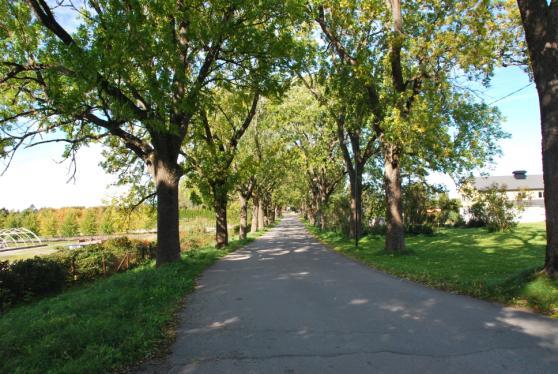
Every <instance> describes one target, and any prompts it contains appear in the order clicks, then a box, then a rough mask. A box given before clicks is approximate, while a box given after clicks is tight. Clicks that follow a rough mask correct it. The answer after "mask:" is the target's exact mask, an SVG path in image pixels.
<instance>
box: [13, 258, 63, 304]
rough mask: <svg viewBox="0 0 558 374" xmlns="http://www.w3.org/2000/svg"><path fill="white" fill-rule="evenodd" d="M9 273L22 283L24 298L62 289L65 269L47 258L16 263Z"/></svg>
mask: <svg viewBox="0 0 558 374" xmlns="http://www.w3.org/2000/svg"><path fill="white" fill-rule="evenodd" d="M11 271H12V272H14V273H15V274H16V275H17V276H19V277H20V279H21V281H22V282H23V292H24V293H25V296H36V295H45V294H48V293H52V292H58V291H60V290H61V289H62V288H63V287H64V282H65V279H66V273H67V271H66V268H65V267H64V266H63V265H62V264H60V263H58V262H56V261H53V260H51V259H48V258H41V257H35V258H29V259H27V260H21V261H16V262H14V263H13V264H12V265H11Z"/></svg>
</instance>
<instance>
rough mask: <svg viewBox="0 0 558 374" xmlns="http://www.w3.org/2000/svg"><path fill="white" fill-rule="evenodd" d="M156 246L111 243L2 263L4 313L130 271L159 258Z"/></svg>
mask: <svg viewBox="0 0 558 374" xmlns="http://www.w3.org/2000/svg"><path fill="white" fill-rule="evenodd" d="M155 253H156V252H155V243H153V242H147V241H140V240H130V239H128V238H126V237H122V238H115V239H110V240H107V241H105V242H103V243H102V244H94V245H88V246H85V247H82V248H78V249H73V250H64V251H60V252H57V253H55V254H52V255H50V256H45V257H35V258H32V259H27V260H20V261H16V262H14V263H11V264H10V263H8V262H7V261H5V262H0V311H3V310H6V309H7V308H9V307H11V306H13V305H15V304H18V303H21V302H24V301H29V300H32V299H34V298H36V297H40V296H44V295H49V294H55V293H58V292H60V291H61V290H62V289H64V288H65V287H68V286H71V285H73V284H77V283H81V282H87V281H91V280H94V279H97V278H99V277H102V276H106V275H109V274H113V273H116V272H120V271H125V270H128V269H130V268H132V267H135V266H138V265H140V264H143V263H145V262H146V261H149V260H151V259H153V258H155Z"/></svg>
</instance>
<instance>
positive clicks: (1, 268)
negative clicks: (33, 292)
mask: <svg viewBox="0 0 558 374" xmlns="http://www.w3.org/2000/svg"><path fill="white" fill-rule="evenodd" d="M22 297H23V282H22V281H21V279H20V277H19V276H18V275H17V274H16V273H14V272H12V271H11V267H10V263H9V262H8V261H1V262H0V311H2V310H5V309H7V308H8V307H9V306H10V305H12V304H14V303H15V302H17V301H18V300H19V299H20V298H22Z"/></svg>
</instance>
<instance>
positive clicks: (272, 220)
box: [269, 207, 275, 223]
mask: <svg viewBox="0 0 558 374" xmlns="http://www.w3.org/2000/svg"><path fill="white" fill-rule="evenodd" d="M269 214H270V216H271V222H272V223H273V222H275V208H274V207H271V208H270V212H269Z"/></svg>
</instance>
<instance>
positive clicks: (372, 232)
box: [366, 224, 387, 235]
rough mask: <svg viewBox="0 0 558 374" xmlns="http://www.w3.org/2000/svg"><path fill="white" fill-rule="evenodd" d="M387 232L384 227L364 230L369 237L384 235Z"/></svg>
mask: <svg viewBox="0 0 558 374" xmlns="http://www.w3.org/2000/svg"><path fill="white" fill-rule="evenodd" d="M386 231H387V227H386V225H380V224H376V225H372V226H370V227H369V228H368V229H366V233H367V234H369V235H385V234H386Z"/></svg>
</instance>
